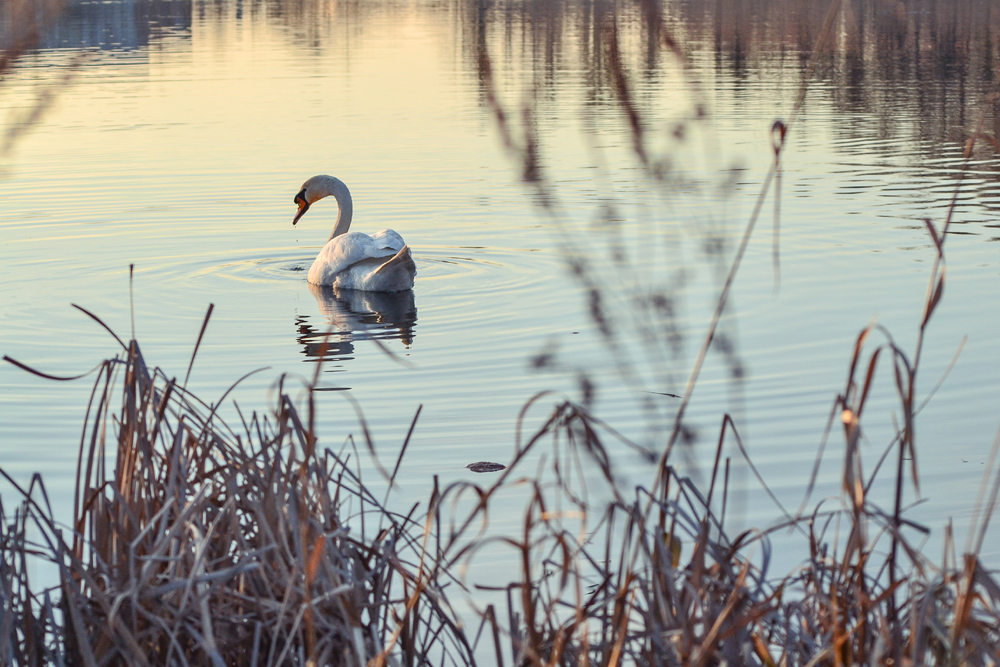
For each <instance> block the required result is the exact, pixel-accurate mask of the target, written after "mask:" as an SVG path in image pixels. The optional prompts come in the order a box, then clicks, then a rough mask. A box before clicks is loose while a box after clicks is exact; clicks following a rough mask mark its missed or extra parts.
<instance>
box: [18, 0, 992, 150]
mask: <svg viewBox="0 0 1000 667" xmlns="http://www.w3.org/2000/svg"><path fill="white" fill-rule="evenodd" d="M49 4H51V3H49ZM831 4H832V3H831V0H451V1H450V2H448V1H445V2H427V3H418V4H417V5H415V6H411V5H409V4H407V5H405V6H403V5H400V4H399V3H395V2H367V1H361V0H355V1H344V0H336V1H335V0H194V1H193V2H192V1H191V0H120V1H119V2H108V3H75V2H70V3H69V4H68V6H67V9H66V11H65V12H64V14H63V16H62V18H61V19H60V20H59V21H58V22H57V23H56V24H55V27H54V29H53V30H52V31H50V32H48V33H44V37H43V42H42V46H44V47H46V48H59V47H70V48H80V47H99V48H133V47H138V46H143V45H146V44H148V43H150V42H151V41H155V40H156V39H157V38H158V37H159V36H160V35H164V34H168V33H169V34H178V31H179V32H180V33H181V34H187V33H188V32H189V31H190V29H191V26H192V24H193V23H200V24H202V29H204V30H209V31H211V30H213V29H219V30H223V29H224V27H223V26H224V25H226V24H227V22H228V21H249V20H263V21H267V22H269V23H272V24H276V25H281V26H284V27H286V28H287V33H288V38H289V40H290V41H292V42H293V43H294V44H296V45H297V46H302V47H304V48H305V49H306V53H305V54H304V55H305V56H306V57H309V56H310V55H311V56H312V57H316V58H323V57H325V56H324V49H328V48H330V47H331V46H333V45H336V47H337V48H340V49H347V50H348V51H349V50H350V49H351V46H352V44H353V43H354V42H355V41H356V40H357V38H358V36H360V35H363V34H365V32H366V31H367V30H369V29H371V28H373V27H377V26H381V25H384V24H385V23H386V22H390V23H391V22H392V21H394V20H396V19H395V18H394V17H396V16H403V15H409V14H412V13H414V12H416V13H418V14H421V15H423V16H424V17H430V18H431V19H432V20H433V21H436V22H440V23H453V24H455V25H456V27H457V30H456V33H455V34H456V35H458V39H460V40H461V47H460V48H461V52H462V54H463V59H464V62H465V64H466V66H467V67H468V68H469V69H471V70H473V71H475V70H476V69H477V68H478V67H479V62H480V61H479V54H480V53H482V52H483V49H484V47H485V50H486V51H487V52H488V53H489V54H490V56H491V58H492V61H493V69H494V74H495V76H496V78H497V81H496V83H497V85H498V86H499V87H500V89H501V90H508V91H510V92H512V93H513V94H515V95H518V96H519V95H521V94H523V92H524V91H526V90H533V91H535V93H536V95H537V96H538V99H539V100H542V101H547V102H550V103H552V102H556V101H557V100H559V101H562V100H560V99H559V98H560V97H562V96H563V95H564V94H565V90H566V88H567V86H568V85H571V86H573V89H574V91H576V89H577V87H579V86H580V85H581V84H582V86H583V91H582V94H583V99H579V98H577V99H576V100H574V103H582V104H585V105H588V106H591V105H592V106H598V107H599V106H609V107H612V106H613V105H615V104H617V98H616V95H615V93H614V86H615V80H614V74H613V73H612V71H611V70H612V69H613V68H612V66H611V64H610V62H609V56H608V53H609V46H608V39H609V34H610V33H609V31H608V30H607V28H608V26H610V25H614V26H616V39H617V40H618V43H619V48H620V52H621V57H622V62H623V64H624V66H625V67H626V69H627V70H628V71H629V73H630V75H631V76H632V77H633V80H634V81H635V82H636V83H637V84H639V85H636V86H635V87H634V91H633V94H634V102H635V103H636V104H637V106H638V107H639V108H640V110H641V111H645V112H647V113H648V112H651V111H654V110H656V109H657V107H658V106H659V105H660V101H659V100H660V98H659V97H658V96H657V94H658V92H659V88H660V87H661V85H662V84H664V83H665V82H667V81H668V80H669V79H670V77H672V76H676V75H677V73H678V72H679V69H678V63H677V62H676V60H675V59H674V58H672V57H671V56H670V54H669V50H668V49H665V48H664V45H665V43H666V42H669V41H674V42H675V43H676V44H677V46H678V47H679V50H680V51H681V52H683V53H684V54H686V56H687V58H688V60H689V62H690V63H691V64H692V65H693V67H694V70H695V71H696V72H698V71H701V72H703V73H705V74H706V75H708V73H709V72H711V73H712V74H711V76H714V77H715V81H716V85H718V86H722V87H725V88H727V89H730V90H731V91H732V92H733V93H734V97H735V102H734V103H735V104H738V103H739V102H740V101H741V100H742V99H745V98H747V97H751V98H752V99H757V100H759V99H761V98H763V97H766V98H768V99H773V100H774V101H775V103H776V106H777V108H778V109H782V110H784V109H787V108H788V107H790V106H791V100H792V99H793V97H794V95H795V94H796V92H797V90H798V88H799V86H800V85H801V83H802V80H803V77H805V76H806V75H807V68H806V63H807V61H808V58H809V55H810V53H811V50H812V49H813V48H814V45H815V44H816V43H817V40H818V37H819V35H820V34H821V33H822V29H823V25H824V21H825V20H826V15H827V12H828V10H829V8H830V6H831ZM44 5H45V3H44V2H37V3H36V2H29V1H28V0H9V1H8V2H4V3H0V45H2V44H4V43H5V42H6V43H9V39H8V38H9V34H10V30H11V26H12V24H14V23H16V21H15V20H13V19H12V16H13V14H14V12H15V9H16V10H17V11H18V12H21V13H23V11H24V7H42V6H44ZM375 19H377V21H376V20H375ZM834 26H835V28H834V37H833V39H832V40H831V41H830V43H828V44H827V47H826V49H825V51H824V53H823V54H822V55H821V57H819V58H818V59H817V61H816V66H817V70H816V79H817V80H819V81H822V82H825V83H826V84H828V85H825V86H814V90H813V93H812V94H813V96H814V97H812V98H811V99H815V96H818V95H823V96H826V97H827V98H828V99H830V100H831V102H832V103H833V104H834V105H835V107H836V108H837V109H840V110H843V111H849V112H863V113H871V114H873V116H874V117H875V118H877V121H878V126H877V127H876V128H874V132H875V136H876V137H878V138H880V139H906V140H914V141H928V140H929V141H932V142H941V141H946V140H956V139H960V138H961V133H962V132H963V131H967V130H969V129H971V128H972V126H974V124H975V123H976V121H977V119H978V115H979V109H980V108H981V105H982V101H983V99H984V97H985V96H986V95H987V94H989V93H990V92H992V91H994V90H995V89H996V83H997V71H998V67H1000V62H998V61H1000V47H998V45H1000V5H997V3H995V2H979V1H976V0H949V1H942V0H906V1H905V2H903V1H902V0H872V1H869V0H843V2H842V3H841V11H840V12H839V14H838V15H837V17H836V18H835V23H834ZM697 76H698V75H697V74H696V77H697ZM751 82H752V87H751ZM574 94H575V92H574ZM735 111H738V109H735ZM986 129H988V130H990V131H993V132H995V133H1000V114H998V113H997V110H996V109H993V110H991V113H990V115H989V119H988V124H987V126H986ZM833 131H834V132H836V133H837V134H838V137H839V138H841V139H843V140H844V141H843V142H842V143H843V144H844V145H845V146H846V145H848V144H850V143H852V140H856V139H865V138H868V137H870V136H872V128H861V127H859V126H858V125H856V124H850V123H842V124H834V128H833ZM855 143H856V142H855Z"/></svg>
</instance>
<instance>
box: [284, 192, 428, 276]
mask: <svg viewBox="0 0 1000 667" xmlns="http://www.w3.org/2000/svg"><path fill="white" fill-rule="evenodd" d="M330 195H333V198H334V199H336V200H337V206H338V207H339V212H338V213H337V222H336V224H335V225H334V227H333V232H331V233H330V238H329V239H328V240H327V242H326V245H324V246H323V249H322V250H320V251H319V255H317V256H316V261H314V262H313V265H312V267H311V268H310V269H309V276H308V279H309V282H310V283H312V284H313V285H325V286H329V287H340V288H343V289H356V290H364V291H366V292H402V291H403V290H408V289H412V288H413V276H415V275H416V274H417V266H416V264H414V263H413V258H412V257H410V247H409V246H408V245H406V244H405V243H404V242H403V237H402V236H400V235H399V234H397V233H396V232H394V231H393V230H391V229H383V230H382V231H380V232H375V233H374V234H372V235H371V236H369V235H368V234H362V233H361V232H349V231H348V230H349V229H350V228H351V218H352V216H353V214H354V202H353V200H352V199H351V191H350V190H348V189H347V186H346V185H344V182H343V181H341V180H340V179H339V178H334V177H333V176H326V175H323V174H321V175H319V176H313V177H312V178H310V179H309V180H307V181H306V182H305V183H303V184H302V188H301V189H300V190H299V193H298V194H297V195H295V203H296V204H298V206H299V210H298V212H297V213H296V214H295V217H294V218H293V219H292V224H293V225H294V224H295V223H297V222H298V221H299V218H301V217H302V216H303V215H304V214H305V212H306V211H308V210H309V207H310V206H312V205H313V204H314V203H315V202H317V201H319V200H320V199H322V198H323V197H329V196H330Z"/></svg>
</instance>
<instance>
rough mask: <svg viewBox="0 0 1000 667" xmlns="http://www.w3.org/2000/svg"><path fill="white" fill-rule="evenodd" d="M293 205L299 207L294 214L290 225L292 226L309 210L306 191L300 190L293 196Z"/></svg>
mask: <svg viewBox="0 0 1000 667" xmlns="http://www.w3.org/2000/svg"><path fill="white" fill-rule="evenodd" d="M295 203H296V204H298V205H299V210H298V212H296V214H295V217H294V218H292V224H293V225H294V224H295V223H296V222H298V221H299V218H301V217H302V216H303V215H305V213H306V211H308V210H309V201H308V200H307V199H306V191H305V190H302V191H301V192H299V194H297V195H295Z"/></svg>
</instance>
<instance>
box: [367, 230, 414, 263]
mask: <svg viewBox="0 0 1000 667" xmlns="http://www.w3.org/2000/svg"><path fill="white" fill-rule="evenodd" d="M370 238H371V240H372V241H374V242H375V245H376V246H378V247H379V248H382V249H386V250H392V253H390V254H393V255H395V254H396V253H397V252H399V251H400V250H402V249H403V246H404V245H406V243H404V242H403V237H402V236H400V235H399V234H398V233H397V232H396V231H395V230H393V229H383V230H382V231H380V232H375V233H374V234H372V235H371V237H370ZM379 256H380V257H384V256H385V255H379Z"/></svg>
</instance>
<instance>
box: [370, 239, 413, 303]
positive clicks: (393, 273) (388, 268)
mask: <svg viewBox="0 0 1000 667" xmlns="http://www.w3.org/2000/svg"><path fill="white" fill-rule="evenodd" d="M415 275H417V265H416V264H414V263H413V258H412V257H411V256H410V246H408V245H404V246H403V247H402V248H400V249H399V252H397V253H396V254H395V255H393V256H392V257H391V258H390V259H389V261H388V262H386V263H385V264H383V265H382V266H380V267H378V268H377V269H375V272H374V273H373V274H372V277H373V278H374V277H376V276H378V277H379V278H380V279H381V280H380V281H379V282H382V283H383V284H384V285H385V287H383V288H381V289H384V290H387V291H390V292H402V291H404V290H408V289H412V288H413V276H415Z"/></svg>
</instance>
